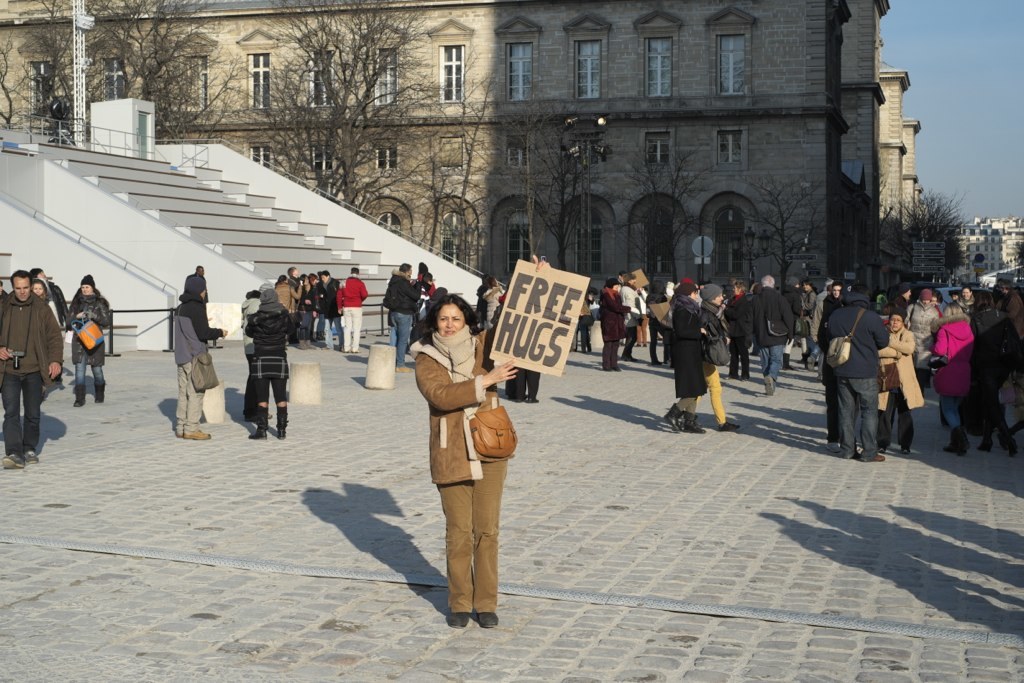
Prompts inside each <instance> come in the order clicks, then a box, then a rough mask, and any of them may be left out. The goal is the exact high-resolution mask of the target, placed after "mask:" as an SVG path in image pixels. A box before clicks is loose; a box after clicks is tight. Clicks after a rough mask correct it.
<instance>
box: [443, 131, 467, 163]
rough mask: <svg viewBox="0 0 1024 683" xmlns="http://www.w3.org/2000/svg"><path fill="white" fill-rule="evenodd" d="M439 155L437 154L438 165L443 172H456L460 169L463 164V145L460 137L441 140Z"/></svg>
mask: <svg viewBox="0 0 1024 683" xmlns="http://www.w3.org/2000/svg"><path fill="white" fill-rule="evenodd" d="M439 151H440V153H439V154H438V163H439V164H440V165H441V168H442V169H443V170H448V171H457V170H461V169H462V164H463V154H464V151H465V150H464V149H463V144H462V136H461V135H460V136H454V137H447V138H441V145H440V150H439Z"/></svg>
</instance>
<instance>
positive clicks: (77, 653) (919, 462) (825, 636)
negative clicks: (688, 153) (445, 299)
mask: <svg viewBox="0 0 1024 683" xmlns="http://www.w3.org/2000/svg"><path fill="white" fill-rule="evenodd" d="M213 353H214V357H215V359H216V363H217V368H218V373H219V374H220V376H221V377H222V379H223V380H224V381H225V382H226V383H227V386H228V389H227V402H228V409H229V412H231V413H232V414H235V415H237V414H238V413H240V406H241V395H240V389H241V388H242V387H244V379H245V372H246V370H245V361H244V357H243V356H242V353H241V348H240V346H239V345H238V344H232V343H229V344H228V345H227V347H226V348H225V349H222V350H218V351H214V352H213ZM290 354H291V359H292V360H293V361H296V360H300V361H309V360H316V361H319V362H320V363H321V365H322V372H323V394H324V397H325V403H324V405H321V406H293V407H292V408H291V411H290V417H291V426H290V428H289V435H288V439H287V440H285V441H278V440H276V439H273V438H271V439H270V440H268V441H267V442H251V441H249V440H248V439H246V436H247V434H248V427H247V425H244V424H242V423H240V422H230V421H229V422H226V423H225V424H222V425H209V426H208V427H204V429H207V430H208V431H210V432H211V433H212V434H213V435H214V438H213V439H212V440H211V441H208V442H184V441H182V440H179V439H175V438H174V437H173V432H172V425H173V414H174V408H175V395H176V383H175V376H174V367H173V359H172V358H171V356H170V354H162V353H155V352H134V353H130V354H127V355H125V356H122V357H120V358H112V359H109V360H108V362H107V368H106V374H107V379H108V382H109V388H108V393H107V403H106V404H104V405H99V406H97V405H95V404H93V403H91V397H90V403H88V404H87V405H86V406H85V407H83V408H72V407H71V403H72V401H73V397H72V395H71V391H70V390H69V389H65V390H63V391H59V390H58V391H54V392H52V393H51V395H50V398H49V399H48V400H47V402H46V403H44V406H43V410H44V418H43V431H44V439H45V441H44V444H43V447H42V449H41V452H40V458H41V461H42V462H41V463H40V464H39V465H35V466H30V467H29V468H28V469H26V470H25V471H4V472H0V501H2V506H3V510H4V513H5V514H4V522H3V524H0V533H2V534H8V535H18V536H38V537H44V538H50V539H64V540H67V541H75V542H81V543H103V544H116V545H123V546H136V547H153V548H160V549H164V550H170V551H178V552H183V553H186V552H187V553H197V552H198V553H205V554H209V555H225V556H231V557H236V558H245V559H249V560H255V561H260V560H265V561H274V562H279V563H291V564H300V565H311V566H316V567H333V568H343V569H345V568H347V569H352V570H360V571H380V572H397V573H399V574H404V575H408V576H413V577H418V576H423V577H427V578H428V579H429V580H430V581H434V582H443V573H444V533H443V519H442V516H441V511H440V505H439V501H438V497H437V493H436V489H435V488H434V487H433V486H432V485H431V484H430V482H429V473H428V469H427V458H426V452H425V451H426V449H425V442H426V432H427V415H426V409H425V406H424V403H423V400H422V398H421V397H420V396H419V393H418V392H417V391H416V389H415V380H414V377H413V376H412V375H411V374H409V375H399V376H397V377H396V389H395V390H393V391H369V390H366V389H364V388H363V387H362V378H363V376H364V374H365V367H366V365H365V363H366V359H365V355H364V356H363V357H362V358H350V357H346V356H344V355H342V354H339V353H329V352H325V351H306V352H299V351H291V352H290ZM598 366H599V358H598V357H597V356H594V355H590V356H587V355H577V354H574V355H573V359H572V361H571V362H570V366H569V369H568V372H567V374H566V376H565V377H563V378H548V377H545V378H542V380H541V389H540V398H541V402H540V403H538V404H536V405H523V404H511V405H510V407H509V410H510V412H511V414H512V417H513V420H514V421H515V423H516V427H517V431H518V432H519V434H520V437H521V448H520V453H519V455H517V457H516V458H515V459H514V460H513V461H512V463H511V465H510V475H509V479H508V483H507V486H506V492H505V498H504V505H503V513H502V551H501V579H502V581H503V582H507V583H510V584H520V585H523V586H526V587H531V586H532V587H537V588H545V589H553V590H561V591H566V594H567V595H568V594H569V593H568V592H570V591H575V592H577V593H581V592H588V593H601V594H615V595H625V596H638V597H642V598H646V599H657V598H662V599H664V600H665V601H666V602H667V601H681V600H686V601H692V602H694V603H706V604H709V605H726V606H743V607H749V608H761V609H764V610H791V611H797V612H807V613H810V614H814V615H839V616H846V617H855V618H861V619H871V620H885V621H895V622H903V623H908V624H915V625H920V626H928V627H935V628H950V629H958V630H961V631H971V632H975V633H982V632H993V633H1009V634H1018V635H1019V634H1024V571H1022V568H1024V505H1022V502H1021V496H1022V493H1024V471H1022V460H1024V459H1022V458H1013V459H1011V458H1008V457H1006V455H1005V454H1004V453H1001V452H993V453H987V454H986V453H980V452H978V451H976V450H972V451H971V452H970V454H969V455H968V456H967V457H966V458H957V457H955V456H952V455H949V454H946V453H943V452H942V451H941V446H942V445H943V443H944V442H945V441H944V440H945V438H946V433H945V431H944V430H942V429H941V427H940V426H939V424H938V416H937V408H936V405H935V401H934V396H931V397H930V399H931V400H929V403H928V405H927V406H926V407H925V408H923V409H921V410H918V411H915V424H916V426H917V434H918V435H917V439H916V442H915V444H914V453H913V454H911V455H910V456H906V457H901V456H898V455H897V456H892V455H890V457H889V460H888V461H887V462H885V463H881V464H877V465H866V464H860V463H854V462H850V461H843V460H840V459H838V458H836V457H835V456H834V455H832V454H830V453H828V452H826V451H825V450H824V448H823V443H822V438H821V437H822V435H823V426H824V415H823V401H822V399H821V395H820V385H817V384H816V383H814V382H813V381H812V380H813V377H812V375H811V373H807V372H803V371H797V372H794V373H787V375H786V376H784V377H783V379H782V381H781V382H780V389H779V391H778V392H777V393H776V395H775V396H774V397H772V398H767V397H765V396H763V394H762V392H761V391H759V389H760V386H759V383H751V382H745V383H738V382H727V383H726V389H725V400H726V405H727V408H728V410H729V412H730V418H731V419H733V420H734V421H737V422H739V423H740V424H741V425H742V429H741V430H740V431H739V432H737V433H733V434H719V433H717V432H715V431H713V430H709V431H708V433H707V434H704V435H697V436H695V435H680V434H674V433H672V432H671V431H669V430H668V429H667V428H666V427H665V426H664V425H663V424H662V423H661V422H660V417H661V415H662V414H664V412H665V410H666V409H667V408H668V406H669V404H670V403H671V401H672V396H671V393H672V381H671V374H670V371H669V370H668V369H665V368H655V367H651V366H649V365H646V364H628V365H627V364H625V363H624V364H623V367H624V368H625V369H624V371H623V372H622V373H616V374H614V375H612V376H609V374H606V373H600V372H598V371H597V370H596V368H597V367H598ZM700 408H701V411H702V413H703V415H702V422H704V423H705V424H706V425H709V424H711V423H713V420H712V418H711V416H710V414H709V411H710V406H709V405H708V404H707V401H706V400H705V401H702V404H701V406H700ZM236 419H237V418H236ZM975 441H976V439H975ZM998 450H999V449H998V448H997V449H996V451H998ZM445 606H446V597H445V592H444V590H442V589H436V588H429V587H424V586H416V585H412V586H410V585H402V584H392V583H382V582H370V581H352V580H342V579H326V578H315V577H310V576H295V575H287V574H273V573H267V572H261V571H244V570H239V569H229V568H223V567H211V566H204V565H197V564H187V563H182V562H171V561H167V560H153V559H142V558H138V557H126V556H121V555H110V554H96V553H86V552H75V551H70V550H62V549H57V548H42V547H34V546H29V545H23V544H0V648H2V650H0V651H2V652H3V653H4V656H3V666H2V667H0V681H7V680H11V681H36V680H39V681H42V680H47V681H50V680H56V679H61V680H83V681H101V680H103V681H106V680H141V681H146V680H211V679H216V680H228V681H231V680H327V679H333V678H339V679H342V680H392V679H394V680H403V681H451V680H467V681H470V680H471V681H477V680H480V681H492V680H493V681H506V680H526V681H532V680H537V681H541V680H543V681H608V680H622V681H627V680H646V681H659V680H665V681H677V680H684V681H750V680H765V681H833V680H834V681H853V680H856V681H962V680H980V681H988V680H993V681H999V680H1005V681H1019V680H1024V653H1022V651H1021V650H1020V649H1018V648H1014V647H997V646H993V645H991V644H978V643H966V642H956V641H949V640H945V639H929V638H913V637H908V636H905V635H890V634H879V633H870V632H861V631H849V630H842V629H831V628H822V627H816V626H808V625H804V624H799V623H796V624H793V623H775V622H772V621H767V620H763V619H750V618H736V619H727V618H721V617H713V616H707V615H703V614H686V613H678V612H672V611H666V610H663V609H651V608H640V607H630V606H628V605H622V606H617V605H595V604H586V603H581V602H573V601H567V600H548V599H538V598H530V597H524V596H518V595H510V596H503V597H502V598H501V600H500V608H499V613H500V616H501V619H502V624H501V626H500V627H499V628H497V629H494V630H491V631H483V630H481V629H479V628H477V627H476V626H475V625H471V626H470V627H469V628H468V629H466V630H465V631H456V630H452V629H449V628H447V627H446V626H445V624H444V618H443V614H444V611H445V609H446V607H445Z"/></svg>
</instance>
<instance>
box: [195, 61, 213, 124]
mask: <svg viewBox="0 0 1024 683" xmlns="http://www.w3.org/2000/svg"><path fill="white" fill-rule="evenodd" d="M195 60H196V61H195V69H196V72H195V73H196V104H197V105H198V106H199V110H200V111H202V110H204V109H206V108H207V107H209V106H210V58H209V57H196V58H195Z"/></svg>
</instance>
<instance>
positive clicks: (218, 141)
mask: <svg viewBox="0 0 1024 683" xmlns="http://www.w3.org/2000/svg"><path fill="white" fill-rule="evenodd" d="M156 144H157V145H181V146H183V147H184V146H186V145H196V146H197V147H198V146H199V145H223V146H225V147H227V148H228V149H230V150H232V151H233V152H235V153H237V154H239V155H241V156H243V157H246V158H248V155H247V154H246V152H245V151H244V150H242V149H240V148H239V147H238V146H237V145H236V144H235V143H233V142H231V141H230V140H224V139H223V138H205V139H196V140H157V143H156ZM160 156H161V159H162V160H163V161H166V162H167V163H170V161H169V160H168V159H167V158H166V157H164V156H163V155H160ZM198 156H199V152H198V151H197V152H196V153H195V154H193V155H192V156H191V157H189V158H192V159H194V158H196V157H198ZM265 165H266V167H267V168H269V169H270V170H271V171H273V172H274V173H276V174H278V175H279V176H281V177H283V178H286V179H288V180H290V181H292V182H293V183H295V184H296V185H300V186H302V187H303V188H305V189H306V190H309V191H310V192H312V193H314V194H316V195H318V196H320V197H323V198H324V199H326V200H327V201H329V202H332V203H334V204H337V205H338V206H341V207H342V208H344V209H347V210H348V211H351V212H352V213H354V214H356V215H358V216H360V217H361V218H364V219H365V220H368V221H369V222H371V223H373V224H374V225H376V226H378V227H380V228H384V229H385V230H387V231H388V232H390V233H391V234H393V235H397V236H398V237H401V238H402V239H404V240H405V241H407V242H412V243H413V244H415V245H416V246H417V247H419V248H420V249H423V250H425V251H428V252H430V253H431V254H433V255H434V256H437V257H439V258H442V259H444V260H445V261H448V262H449V263H452V264H454V265H455V266H457V267H459V268H462V269H463V270H468V271H469V272H471V273H473V274H474V275H476V276H477V277H482V276H483V275H484V273H483V271H480V270H477V269H476V268H474V267H473V266H471V265H469V264H468V263H463V262H462V261H460V260H459V259H457V258H454V257H449V256H448V255H446V254H444V253H443V252H441V251H440V250H439V249H438V248H437V247H435V246H434V245H433V244H430V243H428V242H425V241H423V240H421V239H419V238H417V237H414V236H413V235H407V234H405V233H403V232H402V231H401V230H394V229H392V228H391V226H389V225H382V224H381V223H380V221H378V220H377V219H376V218H374V217H373V216H372V215H370V214H368V213H367V212H365V211H363V210H362V209H360V208H359V207H357V206H353V205H352V204H349V203H348V202H346V201H345V200H343V199H339V198H337V197H334V196H332V195H330V194H328V193H327V192H324V191H323V190H321V189H320V188H319V187H316V186H315V185H311V184H310V183H309V181H308V180H305V179H303V178H299V177H297V176H295V175H292V174H291V173H289V172H288V171H286V170H284V169H282V168H280V167H279V166H277V165H276V164H274V163H273V162H271V163H269V164H265ZM196 168H206V167H205V166H196Z"/></svg>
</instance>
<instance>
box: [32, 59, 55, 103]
mask: <svg viewBox="0 0 1024 683" xmlns="http://www.w3.org/2000/svg"><path fill="white" fill-rule="evenodd" d="M31 66H32V83H31V87H32V92H31V95H32V112H33V113H38V112H40V111H43V110H44V109H45V108H46V107H47V106H48V105H49V104H50V100H51V99H52V98H53V62H32V64H31Z"/></svg>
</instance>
